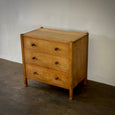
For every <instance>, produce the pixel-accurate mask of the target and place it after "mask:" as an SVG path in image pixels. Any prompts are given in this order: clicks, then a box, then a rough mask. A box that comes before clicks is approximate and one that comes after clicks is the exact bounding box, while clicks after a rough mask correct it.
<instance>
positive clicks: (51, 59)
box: [25, 50, 70, 73]
mask: <svg viewBox="0 0 115 115" xmlns="http://www.w3.org/2000/svg"><path fill="white" fill-rule="evenodd" d="M25 62H26V63H29V64H35V65H40V66H43V67H47V68H51V69H56V70H59V71H64V72H67V73H69V72H70V66H69V59H68V58H63V57H59V56H54V55H49V54H45V53H39V52H35V51H32V50H25Z"/></svg>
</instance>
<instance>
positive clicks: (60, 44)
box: [21, 28, 88, 99]
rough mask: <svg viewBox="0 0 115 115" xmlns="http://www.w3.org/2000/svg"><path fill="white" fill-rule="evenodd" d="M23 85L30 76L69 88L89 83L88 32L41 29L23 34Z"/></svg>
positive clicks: (70, 97)
mask: <svg viewBox="0 0 115 115" xmlns="http://www.w3.org/2000/svg"><path fill="white" fill-rule="evenodd" d="M21 46H22V59H23V70H24V84H25V86H27V78H28V79H33V80H36V81H40V82H44V83H47V84H51V85H54V86H58V87H62V88H65V89H68V90H69V99H72V98H73V88H74V87H76V86H77V85H78V84H79V83H80V82H81V81H83V83H84V84H85V85H86V84H87V66H88V33H82V32H73V31H64V30H56V29H49V28H40V29H36V30H33V31H31V32H28V33H25V34H23V35H21Z"/></svg>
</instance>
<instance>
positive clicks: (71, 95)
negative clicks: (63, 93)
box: [69, 88, 73, 100]
mask: <svg viewBox="0 0 115 115" xmlns="http://www.w3.org/2000/svg"><path fill="white" fill-rule="evenodd" d="M72 98H73V88H70V89H69V99H70V100H72Z"/></svg>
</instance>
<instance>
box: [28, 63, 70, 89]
mask: <svg viewBox="0 0 115 115" xmlns="http://www.w3.org/2000/svg"><path fill="white" fill-rule="evenodd" d="M26 76H27V78H30V79H33V80H37V81H41V82H44V83H49V84H52V85H56V86H59V87H63V88H69V87H70V85H69V84H70V80H69V75H68V74H66V73H63V72H59V71H55V70H52V69H48V68H43V67H40V66H35V65H30V64H26Z"/></svg>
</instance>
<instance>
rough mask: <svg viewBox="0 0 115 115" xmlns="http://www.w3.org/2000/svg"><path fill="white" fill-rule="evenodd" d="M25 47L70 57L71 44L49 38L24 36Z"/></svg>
mask: <svg viewBox="0 0 115 115" xmlns="http://www.w3.org/2000/svg"><path fill="white" fill-rule="evenodd" d="M24 47H25V48H29V49H34V50H39V51H40V52H44V53H48V54H53V55H57V56H63V57H69V44H68V43H60V42H52V41H47V40H41V39H35V38H27V37H25V38H24Z"/></svg>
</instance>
